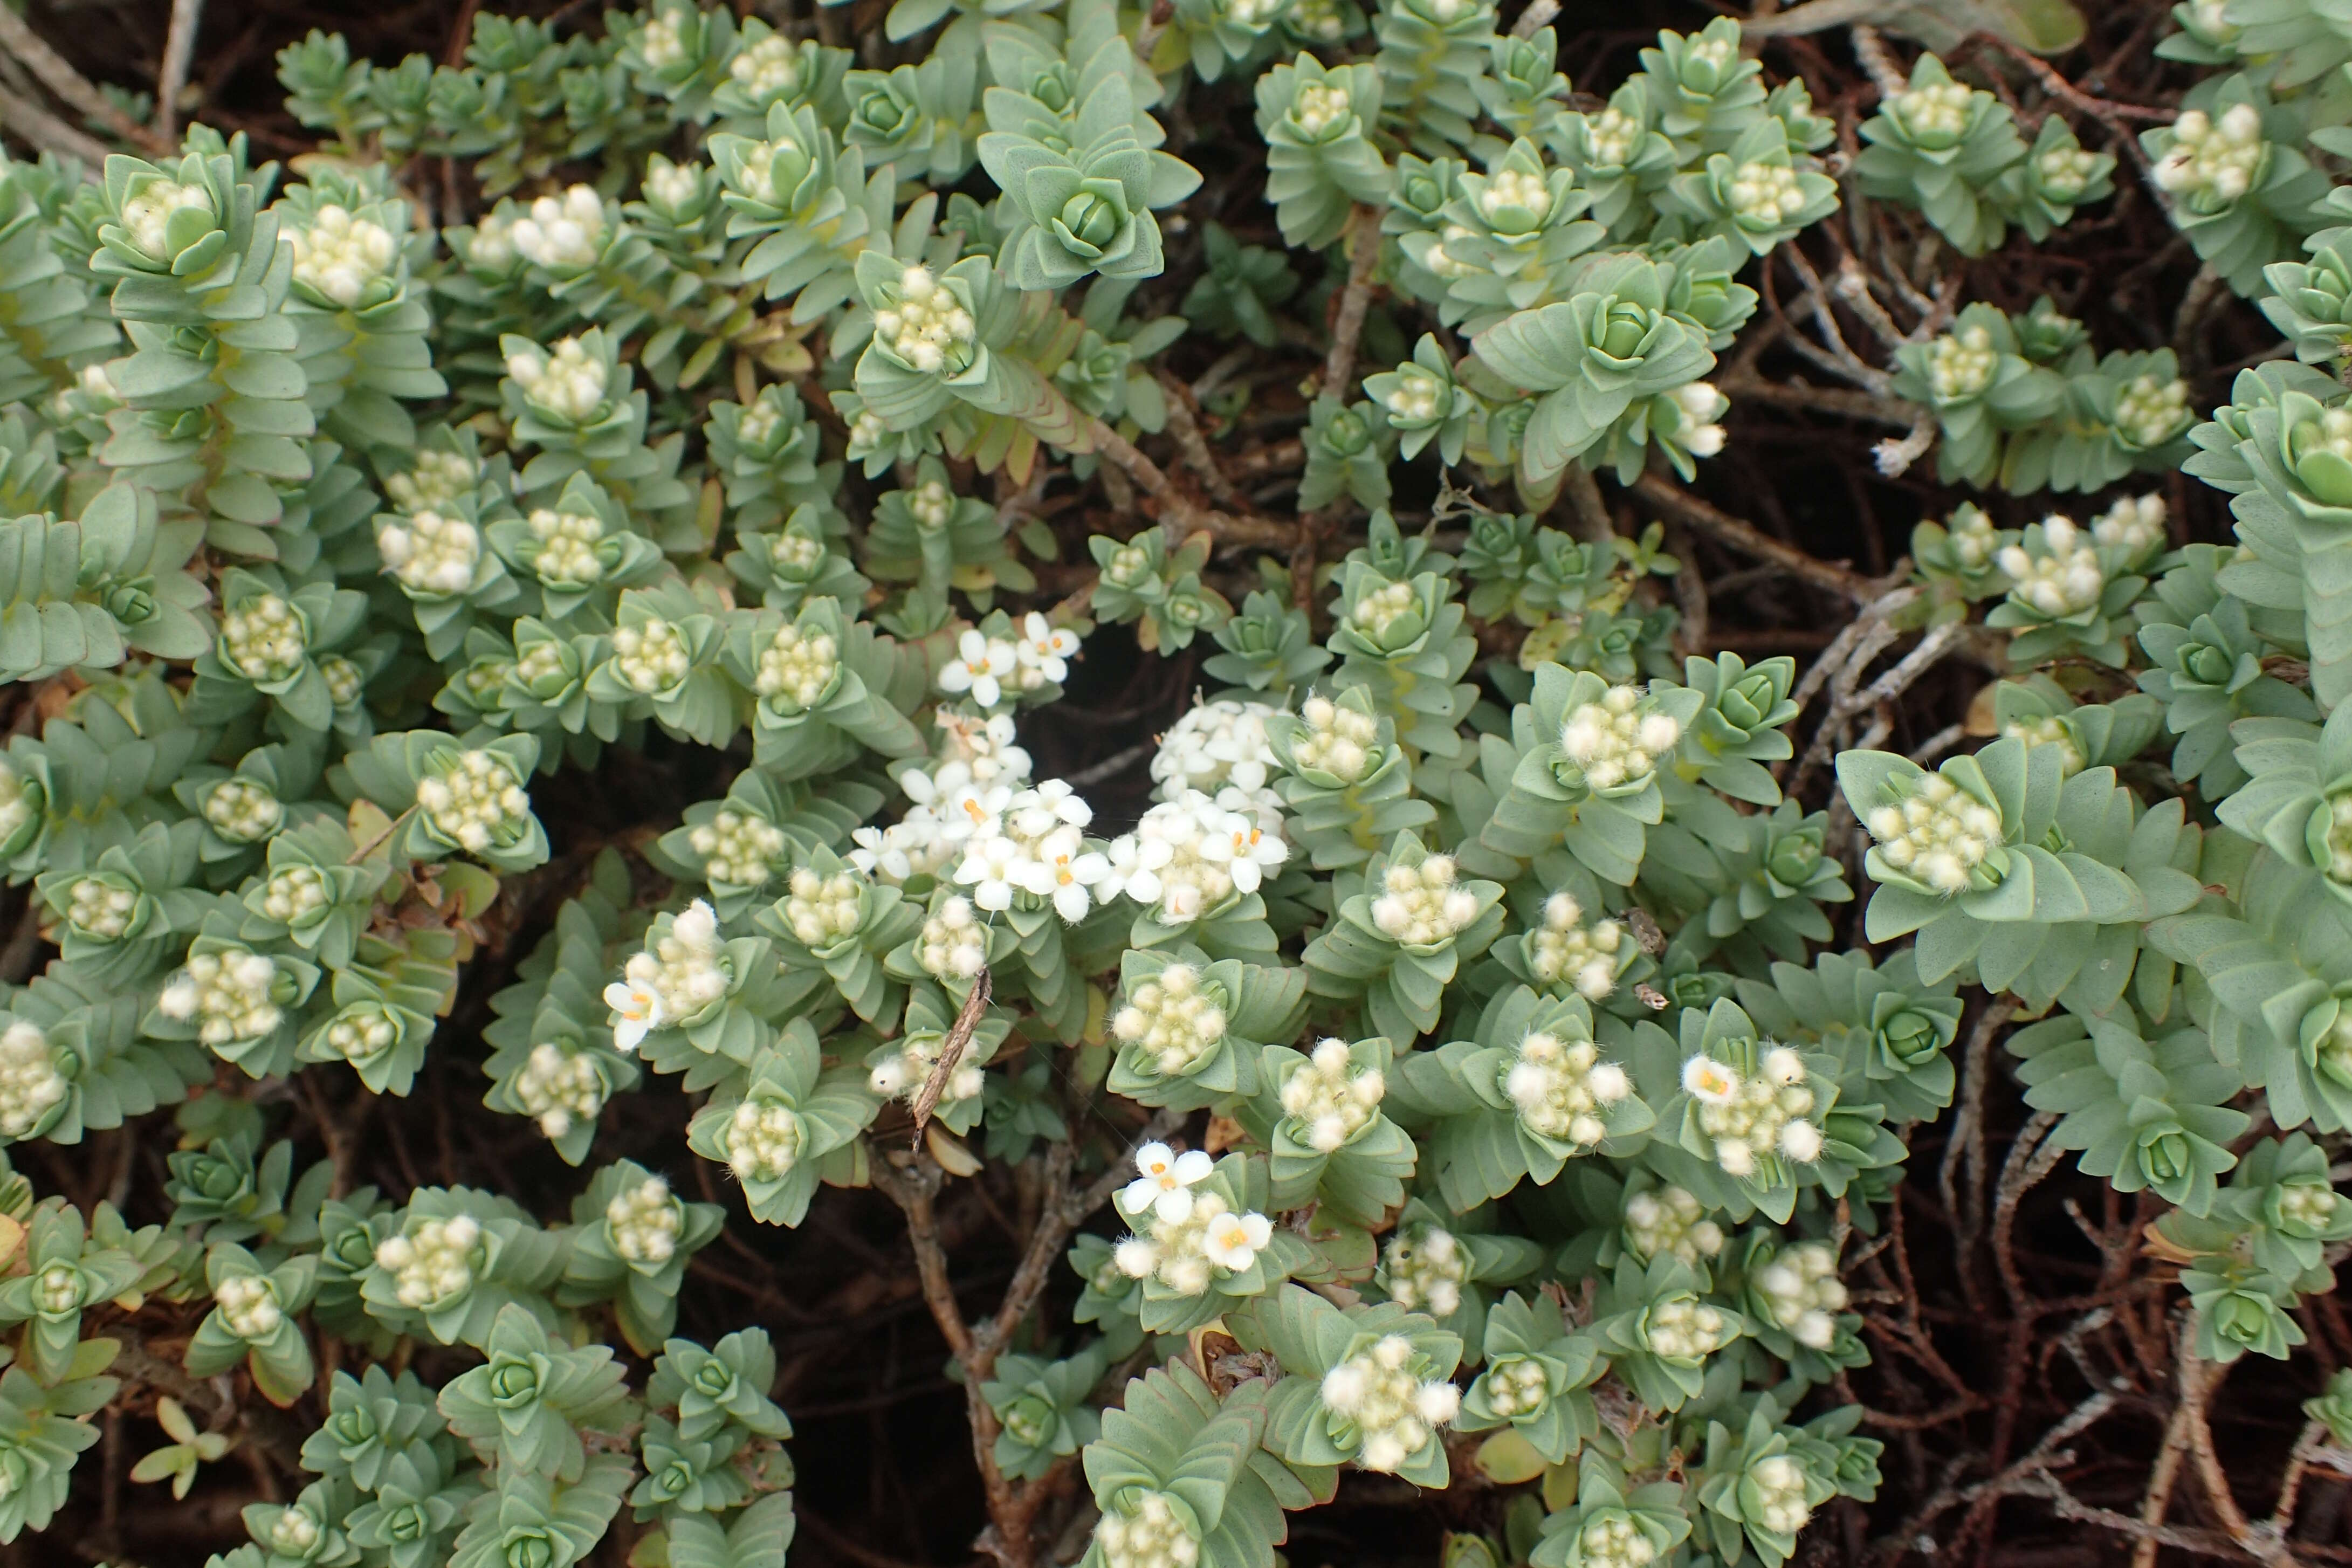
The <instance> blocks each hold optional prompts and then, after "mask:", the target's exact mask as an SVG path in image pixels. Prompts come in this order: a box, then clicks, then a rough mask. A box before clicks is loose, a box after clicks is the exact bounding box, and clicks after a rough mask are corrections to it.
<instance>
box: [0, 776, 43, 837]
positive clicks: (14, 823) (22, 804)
mask: <svg viewBox="0 0 2352 1568" xmlns="http://www.w3.org/2000/svg"><path fill="white" fill-rule="evenodd" d="M37 815H38V813H37V811H36V809H35V807H34V804H33V796H32V794H31V792H30V791H28V790H27V789H26V787H25V775H24V774H23V773H18V772H17V771H16V769H15V768H14V767H11V766H10V765H9V764H8V763H5V762H0V844H5V843H6V842H8V840H10V839H12V838H14V837H16V835H17V834H19V833H21V832H23V831H24V830H25V827H26V824H28V823H30V822H31V821H32V820H33V818H34V817H35V816H37Z"/></svg>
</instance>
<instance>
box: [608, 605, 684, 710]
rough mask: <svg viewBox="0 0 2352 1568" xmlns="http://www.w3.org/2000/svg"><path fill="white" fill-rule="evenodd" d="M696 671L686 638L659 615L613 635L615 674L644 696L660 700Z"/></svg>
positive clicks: (620, 629)
mask: <svg viewBox="0 0 2352 1568" xmlns="http://www.w3.org/2000/svg"><path fill="white" fill-rule="evenodd" d="M691 668H693V659H692V658H690V657H689V656H688V653H687V651H686V638H685V637H681V636H680V635H678V629H677V627H676V626H672V625H671V624H670V623H669V622H667V621H666V620H663V619H661V618H659V617H658V616H656V617H655V618H654V619H651V620H646V621H640V622H638V623H637V624H636V625H635V626H622V627H620V628H618V629H617V630H615V631H614V633H613V670H614V674H616V675H618V676H619V677H620V678H621V681H622V684H624V685H625V686H626V687H627V688H628V689H630V690H632V691H635V692H637V693H638V694H640V695H641V696H646V697H656V696H658V695H660V694H661V693H662V692H665V691H668V690H670V689H673V688H675V687H676V686H677V684H678V683H679V682H680V681H682V680H684V679H686V677H687V672H688V670H690V669H691Z"/></svg>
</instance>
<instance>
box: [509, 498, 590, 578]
mask: <svg viewBox="0 0 2352 1568" xmlns="http://www.w3.org/2000/svg"><path fill="white" fill-rule="evenodd" d="M524 526H525V527H527V528H529V529H530V536H531V538H532V539H533V540H535V541H537V542H538V545H539V550H538V552H537V553H536V554H534V555H533V556H532V557H531V563H530V569H531V571H532V572H533V573H534V574H537V576H538V578H539V580H540V581H541V582H542V583H545V584H550V585H551V586H554V587H563V588H586V587H592V586H593V585H594V584H597V583H600V582H602V581H604V556H603V555H602V554H601V553H600V552H598V551H597V549H596V546H597V545H598V544H599V543H601V542H603V540H604V520H603V519H602V518H600V517H597V516H595V515H594V514H593V513H589V512H576V511H557V510H554V509H552V508H551V507H543V506H542V507H537V508H534V509H533V510H532V511H531V513H530V516H529V517H528V518H526V519H525V520H524Z"/></svg>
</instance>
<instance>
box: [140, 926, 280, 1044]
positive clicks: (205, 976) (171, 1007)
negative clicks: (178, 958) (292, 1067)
mask: <svg viewBox="0 0 2352 1568" xmlns="http://www.w3.org/2000/svg"><path fill="white" fill-rule="evenodd" d="M277 984H278V965H277V963H276V962H275V961H274V960H272V959H270V958H269V957H268V956H267V955H266V954H263V953H258V952H253V951H251V950H250V949H247V948H242V947H226V948H223V949H221V950H220V951H219V952H192V953H190V954H189V955H188V964H187V967H186V968H184V969H183V970H182V971H180V973H178V974H176V975H174V976H173V978H172V980H171V981H170V983H169V984H166V985H165V986H164V987H163V995H162V996H161V997H159V998H158V999H157V1001H156V1005H157V1006H158V1007H160V1008H161V1009H163V1015H164V1016H166V1017H170V1018H178V1019H183V1020H193V1021H194V1023H195V1026H196V1038H197V1039H199V1040H201V1041H203V1042H204V1043H205V1045H207V1046H211V1047H220V1046H228V1045H236V1044H239V1043H242V1042H244V1041H247V1040H257V1039H260V1038H262V1037H264V1036H266V1035H268V1033H269V1032H270V1031H271V1030H273V1029H275V1028H277V1027H278V1025H279V1024H280V1023H281V1022H283V1021H284V1018H285V1013H284V1012H283V1010H281V1009H280V1008H279V1006H278V1004H277V1003H276V1002H275V1001H274V1000H272V998H271V993H272V991H273V990H274V989H275V988H276V986H277Z"/></svg>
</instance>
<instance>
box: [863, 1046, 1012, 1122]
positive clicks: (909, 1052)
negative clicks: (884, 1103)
mask: <svg viewBox="0 0 2352 1568" xmlns="http://www.w3.org/2000/svg"><path fill="white" fill-rule="evenodd" d="M947 1043H948V1042H947V1037H946V1036H944V1035H929V1034H924V1035H909V1036H908V1037H907V1038H906V1040H905V1041H904V1042H903V1043H901V1044H900V1046H899V1047H898V1049H897V1050H895V1051H893V1052H891V1053H890V1054H889V1055H888V1056H887V1057H884V1058H882V1059H881V1060H880V1061H878V1062H877V1063H875V1064H874V1068H873V1069H872V1070H871V1071H870V1072H868V1073H867V1074H866V1087H868V1088H869V1089H873V1091H874V1092H875V1093H877V1094H878V1095H880V1096H881V1097H882V1098H883V1099H885V1100H906V1101H907V1103H908V1104H909V1105H912V1104H913V1103H914V1102H915V1098H916V1096H918V1095H919V1094H921V1093H922V1092H923V1086H924V1085H925V1084H927V1083H929V1081H930V1079H931V1074H932V1073H933V1072H934V1071H935V1070H937V1068H938V1067H939V1065H940V1053H941V1052H942V1051H944V1050H945V1049H946V1048H947ZM986 1085H987V1075H986V1074H985V1073H983V1072H982V1070H981V1065H980V1063H978V1062H976V1061H973V1060H972V1059H971V1057H970V1056H969V1055H966V1056H965V1057H964V1058H963V1059H962V1060H961V1061H959V1062H958V1063H956V1065H955V1070H954V1071H952V1072H950V1073H949V1074H948V1079H947V1082H946V1084H945V1085H944V1086H943V1087H942V1088H941V1089H940V1104H941V1105H958V1104H961V1103H962V1102H963V1101H964V1100H970V1099H971V1098H973V1097H974V1096H976V1095H978V1094H979V1093H980V1092H981V1090H982V1089H983V1088H985V1087H986Z"/></svg>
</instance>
